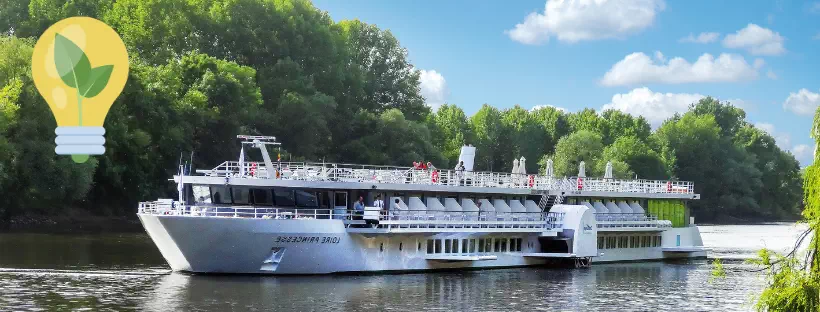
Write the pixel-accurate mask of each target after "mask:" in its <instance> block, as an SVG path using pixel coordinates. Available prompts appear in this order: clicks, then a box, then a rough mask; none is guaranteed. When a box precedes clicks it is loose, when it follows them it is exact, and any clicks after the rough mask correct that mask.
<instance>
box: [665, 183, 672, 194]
mask: <svg viewBox="0 0 820 312" xmlns="http://www.w3.org/2000/svg"><path fill="white" fill-rule="evenodd" d="M666 192H667V193H672V181H666Z"/></svg>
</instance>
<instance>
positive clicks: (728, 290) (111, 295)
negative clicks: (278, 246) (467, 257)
mask: <svg viewBox="0 0 820 312" xmlns="http://www.w3.org/2000/svg"><path fill="white" fill-rule="evenodd" d="M802 229H803V227H800V226H795V225H793V224H782V223H781V224H769V225H737V226H701V227H700V230H701V233H702V235H703V240H704V243H705V244H706V246H707V247H708V248H710V249H711V250H712V252H711V253H710V255H709V256H710V258H712V257H721V258H723V259H724V263H725V268H726V269H727V277H726V278H725V279H721V280H716V281H713V282H711V283H710V282H709V279H710V274H711V269H712V267H711V266H710V264H709V262H708V261H706V260H699V261H686V262H666V263H664V262H652V263H626V264H606V265H604V264H594V265H593V266H592V268H589V269H577V270H569V269H563V270H558V269H540V268H523V269H504V270H485V271H469V272H458V273H453V272H450V273H426V274H401V275H365V276H310V277H257V276H191V275H186V274H172V273H170V272H169V269H168V267H167V265H166V264H165V262H164V260H163V259H162V257H161V256H160V254H159V252H158V251H157V250H156V248H155V247H154V245H153V244H152V243H151V242H150V239H149V238H148V237H147V236H146V235H142V234H104V235H84V236H67V235H45V234H0V311H7V310H8V311H50V310H58V311H59V310H64V311H75V310H90V311H97V310H118V311H121V310H146V311H271V310H277V311H279V310H281V311H288V310H294V311H337V310H338V311H342V310H345V311H420V310H429V311H715V310H721V311H747V310H750V309H751V307H752V304H753V298H754V297H755V296H756V295H757V294H759V292H760V290H761V289H762V288H763V285H764V282H763V280H762V278H761V277H760V276H759V275H757V274H756V273H750V272H748V271H747V270H748V269H751V268H752V267H750V266H748V265H746V264H744V263H743V261H742V260H743V259H746V258H750V257H753V256H754V254H755V252H756V251H757V250H758V249H760V248H763V247H766V248H770V249H774V250H786V249H788V248H789V247H790V245H791V244H793V242H794V239H795V238H796V236H797V235H798V234H799V233H800V232H801V230H802Z"/></svg>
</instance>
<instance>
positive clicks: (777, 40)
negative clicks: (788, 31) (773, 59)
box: [723, 24, 786, 55]
mask: <svg viewBox="0 0 820 312" xmlns="http://www.w3.org/2000/svg"><path fill="white" fill-rule="evenodd" d="M783 41H785V38H783V37H782V36H780V33H776V32H774V31H772V30H771V29H768V28H764V27H760V26H758V25H756V24H749V25H747V26H746V28H743V29H741V30H738V31H737V32H736V33H734V34H728V35H726V37H725V38H723V46H724V47H727V48H732V49H745V50H747V51H749V53H751V54H753V55H780V54H783V53H785V52H786V48H784V47H783Z"/></svg>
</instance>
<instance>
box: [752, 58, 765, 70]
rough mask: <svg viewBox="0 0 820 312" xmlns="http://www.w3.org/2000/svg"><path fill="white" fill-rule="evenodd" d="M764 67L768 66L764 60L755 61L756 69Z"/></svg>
mask: <svg viewBox="0 0 820 312" xmlns="http://www.w3.org/2000/svg"><path fill="white" fill-rule="evenodd" d="M763 65H766V61H764V60H763V59H762V58H756V59H755V63H754V67H755V69H760V68H761V67H763Z"/></svg>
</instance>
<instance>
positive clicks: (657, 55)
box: [655, 51, 666, 62]
mask: <svg viewBox="0 0 820 312" xmlns="http://www.w3.org/2000/svg"><path fill="white" fill-rule="evenodd" d="M655 59H656V60H658V62H666V57H664V56H663V53H661V51H655Z"/></svg>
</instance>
